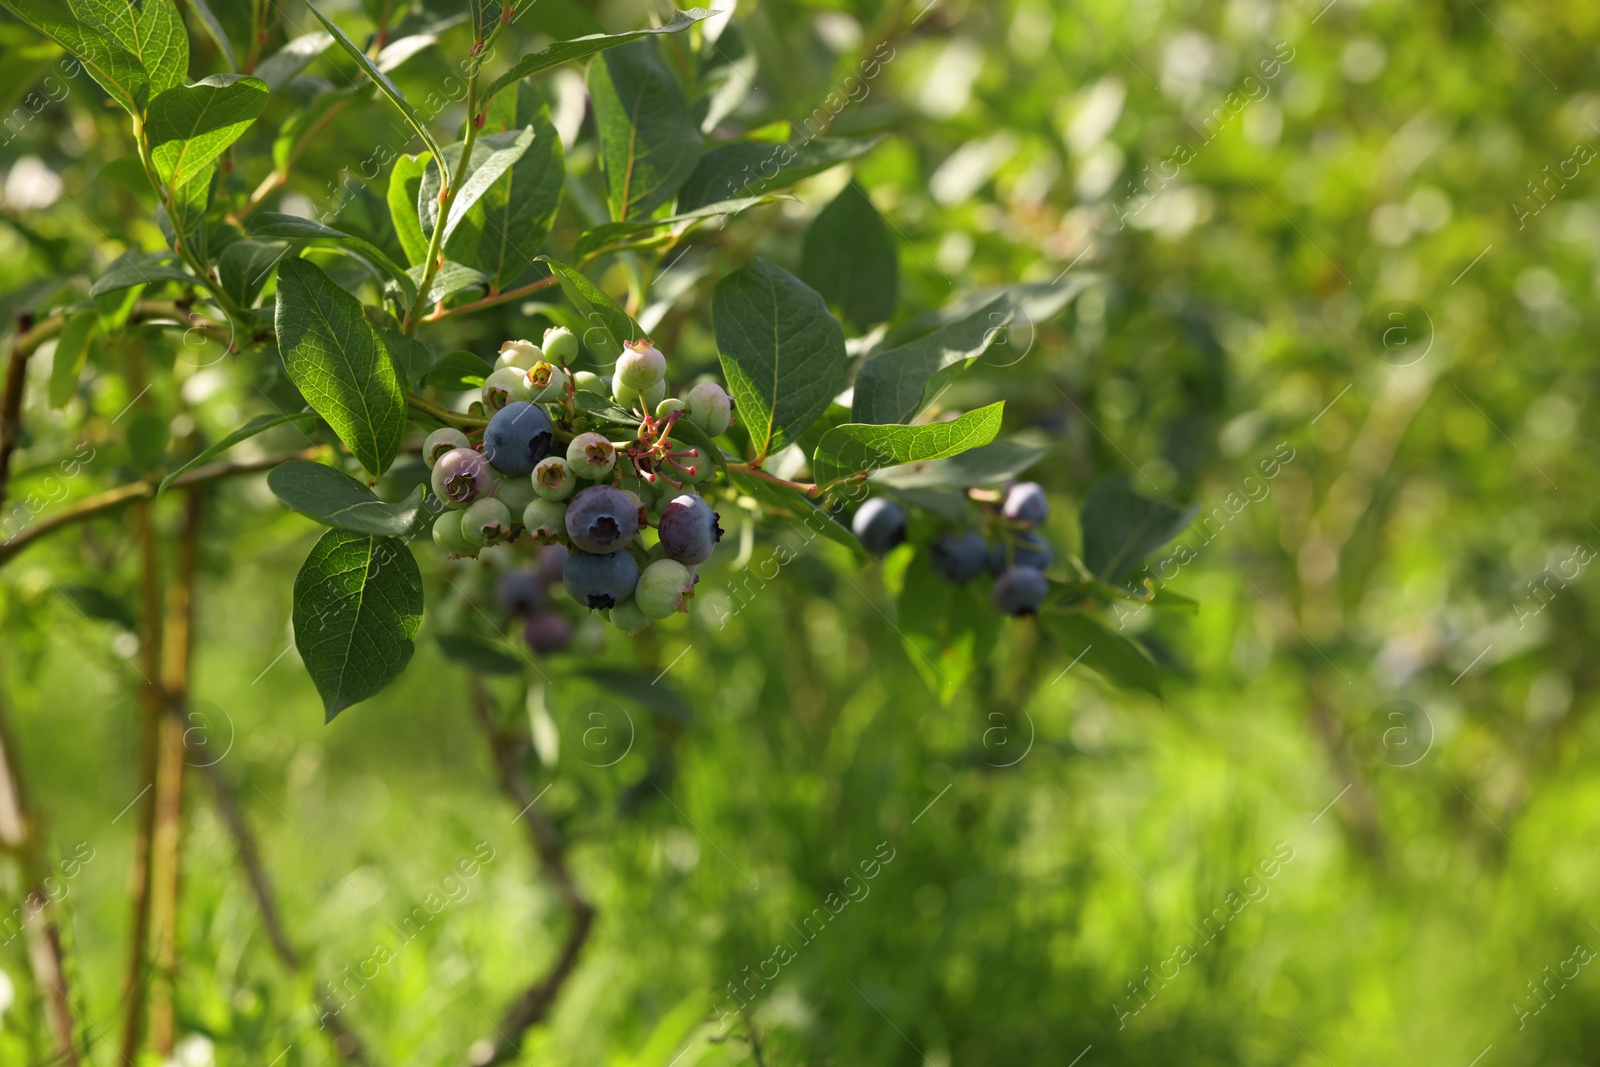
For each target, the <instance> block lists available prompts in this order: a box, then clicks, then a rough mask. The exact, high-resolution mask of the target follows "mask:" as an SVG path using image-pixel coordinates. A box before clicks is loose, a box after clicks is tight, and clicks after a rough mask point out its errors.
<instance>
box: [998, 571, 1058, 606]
mask: <svg viewBox="0 0 1600 1067" xmlns="http://www.w3.org/2000/svg"><path fill="white" fill-rule="evenodd" d="M1049 595H1050V580H1049V579H1048V578H1046V577H1045V576H1044V574H1043V573H1042V572H1040V571H1036V570H1034V569H1033V568H1032V567H1012V568H1011V569H1010V570H1008V571H1006V572H1005V573H1004V574H1002V575H1001V576H1000V577H998V578H996V579H995V580H994V588H993V589H991V590H990V591H989V598H990V600H992V601H993V602H994V606H995V610H996V611H1003V612H1005V613H1006V614H1007V615H1032V614H1033V613H1034V612H1036V611H1038V610H1039V605H1041V604H1043V603H1044V598H1045V597H1047V596H1049Z"/></svg>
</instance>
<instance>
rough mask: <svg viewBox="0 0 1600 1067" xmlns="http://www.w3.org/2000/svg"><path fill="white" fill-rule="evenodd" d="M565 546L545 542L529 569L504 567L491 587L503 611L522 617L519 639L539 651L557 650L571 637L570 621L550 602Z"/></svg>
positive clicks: (565, 556) (558, 575)
mask: <svg viewBox="0 0 1600 1067" xmlns="http://www.w3.org/2000/svg"><path fill="white" fill-rule="evenodd" d="M566 563H567V549H566V548H565V547H564V546H562V545H548V546H546V547H545V548H543V549H541V550H540V552H539V557H538V562H537V563H536V564H535V566H534V568H533V570H531V571H523V570H515V571H507V572H506V573H505V574H503V575H501V576H500V583H499V585H497V586H496V587H495V600H496V601H497V602H498V603H499V605H500V610H501V611H503V612H504V613H505V614H507V615H510V616H512V617H514V618H520V619H521V620H522V639H523V640H524V641H526V642H527V643H528V647H529V648H531V649H532V650H533V651H535V652H538V653H540V654H541V655H548V654H549V653H551V652H560V651H561V650H562V649H564V648H566V647H567V645H568V644H569V643H570V642H571V641H572V623H570V622H568V621H567V617H566V616H565V615H563V614H561V613H560V612H559V611H556V610H555V609H554V608H553V607H552V606H551V604H550V588H551V587H552V586H554V585H556V584H557V583H559V582H560V581H561V573H562V571H563V569H564V568H565V567H566Z"/></svg>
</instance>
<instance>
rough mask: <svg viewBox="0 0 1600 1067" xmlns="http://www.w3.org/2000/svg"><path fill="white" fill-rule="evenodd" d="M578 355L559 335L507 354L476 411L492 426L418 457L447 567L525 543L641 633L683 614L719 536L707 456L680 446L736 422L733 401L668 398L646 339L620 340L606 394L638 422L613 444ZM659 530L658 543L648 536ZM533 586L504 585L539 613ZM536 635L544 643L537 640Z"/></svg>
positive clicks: (573, 342) (448, 437)
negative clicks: (428, 473)
mask: <svg viewBox="0 0 1600 1067" xmlns="http://www.w3.org/2000/svg"><path fill="white" fill-rule="evenodd" d="M577 352H578V341H577V338H576V337H574V336H573V335H572V333H571V331H569V330H567V329H565V328H564V327H555V328H552V329H549V330H546V331H545V334H544V341H543V344H541V345H536V344H534V343H533V342H531V341H507V342H506V343H505V344H504V345H502V346H501V348H500V356H499V359H498V361H497V364H496V367H495V369H494V371H493V372H492V373H490V374H489V376H488V377H487V378H485V379H484V383H483V397H482V401H481V405H480V404H474V405H473V408H474V411H475V412H476V411H477V410H478V409H479V408H480V407H481V411H482V413H483V414H486V415H488V416H489V419H488V425H487V426H485V427H484V428H483V429H482V431H481V432H480V433H478V434H476V435H469V434H467V433H464V432H462V431H461V430H457V429H454V428H448V427H447V428H445V429H441V430H436V431H434V432H433V433H432V434H430V435H429V436H428V438H427V440H426V441H425V442H424V444H423V457H424V459H425V460H426V461H427V463H428V465H429V467H430V468H431V469H432V477H431V482H432V488H433V493H434V495H435V496H437V497H438V498H439V500H440V502H441V503H443V504H444V505H445V507H446V510H445V511H444V512H443V513H442V514H441V515H440V516H439V518H438V519H437V520H436V521H435V523H434V527H433V539H434V542H435V543H436V544H437V545H438V546H439V547H440V548H442V549H444V550H445V551H446V552H448V553H450V554H451V557H452V558H457V557H461V556H476V555H477V553H478V550H479V549H482V548H485V547H488V546H490V545H496V544H500V543H502V542H506V541H513V540H516V539H517V538H518V537H520V536H521V535H522V534H524V533H526V534H527V535H528V536H529V537H530V538H531V539H533V540H535V541H537V542H539V543H541V544H545V545H560V546H563V547H564V548H569V549H570V551H566V552H565V553H564V556H563V559H562V561H561V564H560V574H561V582H562V585H563V586H564V587H565V588H566V591H567V593H568V594H569V595H570V596H571V597H572V599H573V600H575V601H576V602H577V603H579V604H581V605H583V606H585V607H588V608H591V609H595V610H599V611H602V612H605V613H606V614H607V617H608V618H609V619H610V621H611V622H612V623H614V624H615V625H616V626H618V627H620V628H621V629H624V630H627V631H628V632H630V633H638V632H640V631H641V630H644V629H645V628H646V627H648V626H649V625H650V624H651V623H653V622H654V621H655V620H657V619H664V618H666V617H667V616H669V615H671V614H673V613H674V612H679V611H687V610H688V606H687V602H688V600H689V598H690V597H692V596H693V595H694V586H695V583H696V582H697V581H698V580H699V579H698V576H697V575H696V573H695V568H696V567H697V566H698V565H699V564H701V563H704V562H705V561H706V560H708V559H710V558H711V553H712V550H713V549H714V548H715V547H716V543H717V541H718V540H720V539H721V537H722V528H721V527H720V526H719V525H718V524H717V518H718V516H717V513H716V512H715V511H713V510H712V509H711V505H710V504H708V503H706V501H705V499H704V498H703V497H702V496H700V494H699V493H698V491H697V487H699V486H701V485H703V484H705V483H707V482H708V481H710V480H711V479H712V478H713V477H714V476H715V475H716V473H717V468H716V465H715V463H714V462H713V459H712V457H711V456H708V455H705V454H704V449H703V447H702V446H698V445H694V444H689V443H687V442H685V441H683V440H680V439H679V437H681V436H682V435H684V434H687V433H688V431H687V430H682V431H679V430H678V427H680V426H684V425H690V424H692V425H693V426H694V427H695V428H696V430H697V431H698V432H697V433H694V434H692V435H690V436H693V437H694V438H696V439H699V440H702V441H704V440H705V439H707V438H711V437H715V436H717V435H718V434H720V433H722V432H723V431H724V430H726V429H727V428H728V426H729V424H730V423H731V421H732V417H733V414H732V406H733V405H732V400H731V399H730V398H729V396H728V394H727V393H726V392H725V391H724V390H723V388H722V387H721V386H720V385H718V384H716V383H715V382H701V383H699V384H698V385H695V386H694V387H693V388H692V389H690V390H689V391H688V392H687V394H685V396H684V398H683V399H679V398H677V397H669V396H668V395H667V383H666V372H667V361H666V357H665V356H664V355H663V354H662V353H661V352H660V351H659V350H657V349H656V347H655V345H653V344H652V343H651V342H650V341H648V340H637V341H626V342H624V344H623V351H622V352H621V353H620V354H619V355H618V358H617V363H616V370H615V372H614V373H613V375H612V378H611V382H610V390H609V392H610V395H611V398H612V399H613V400H614V401H615V403H616V405H617V406H619V407H621V408H622V409H623V410H625V411H628V412H630V413H631V414H632V416H633V417H634V418H636V419H637V420H638V423H637V428H636V429H635V430H634V432H633V433H631V434H629V435H627V436H626V439H624V440H612V439H611V437H610V436H608V435H607V434H606V433H603V432H601V430H602V429H610V430H612V432H613V433H614V432H615V427H616V426H617V423H616V422H615V421H614V418H613V419H610V420H609V421H608V420H602V419H601V418H599V417H598V416H596V415H594V414H592V412H593V411H594V408H595V405H594V404H593V403H584V402H581V401H580V398H579V394H580V393H590V394H596V396H595V397H593V398H591V400H593V399H599V400H600V401H603V400H604V398H605V395H606V392H607V388H606V382H605V380H604V379H602V378H601V377H599V376H598V375H596V374H592V373H590V372H588V371H582V370H580V371H571V370H569V369H568V368H569V365H570V362H571V360H572V359H573V357H575V356H576V355H577ZM586 424H588V425H591V426H593V427H595V428H591V429H584V428H583V427H584V426H585V425H586ZM675 431H676V432H677V434H678V436H675ZM474 436H477V437H478V439H477V440H476V441H475V440H474V439H473V438H474ZM652 525H653V526H654V527H655V531H656V533H655V537H654V539H653V540H652V539H651V538H650V537H649V536H648V535H647V533H646V531H647V530H649V529H650V527H651V526H652ZM548 555H549V554H548V553H546V556H548ZM544 558H545V557H543V556H542V557H541V560H543V559H544ZM543 566H544V564H543V563H542V562H541V567H543ZM540 573H542V572H540ZM533 579H534V576H527V577H526V580H524V579H523V578H514V577H513V578H508V579H507V581H514V582H515V583H520V584H521V586H523V587H524V588H523V589H522V592H521V593H520V594H519V595H520V597H521V599H518V600H516V602H517V603H523V602H530V603H531V602H535V601H537V602H539V603H542V602H543V597H544V595H545V592H546V586H540V587H539V589H538V596H537V597H533V596H532V591H533V589H534V585H533V584H530V583H531V582H533ZM547 584H548V583H547ZM507 595H508V596H509V595H510V594H509V593H508V594H507ZM529 610H530V611H533V610H534V609H531V608H530V609H529ZM543 618H544V616H542V615H539V614H537V613H535V614H530V615H528V620H529V621H528V626H529V627H530V629H529V639H528V643H529V644H530V645H533V646H534V647H535V648H538V647H539V646H538V645H537V644H535V636H534V629H533V628H534V627H535V626H536V624H537V626H538V627H543V628H548V629H549V630H550V635H549V636H550V639H552V640H553V634H554V624H553V623H549V622H545V621H538V620H540V619H543ZM564 622H565V620H563V623H564ZM568 632H570V631H568ZM540 635H541V638H540V639H541V640H544V639H545V636H544V635H545V631H544V630H543V629H541V630H540ZM562 643H563V644H564V639H563V642H562Z"/></svg>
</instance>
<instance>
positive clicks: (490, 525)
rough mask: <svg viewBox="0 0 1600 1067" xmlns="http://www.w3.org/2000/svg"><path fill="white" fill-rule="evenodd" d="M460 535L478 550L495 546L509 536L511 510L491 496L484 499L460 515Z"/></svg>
mask: <svg viewBox="0 0 1600 1067" xmlns="http://www.w3.org/2000/svg"><path fill="white" fill-rule="evenodd" d="M461 535H462V536H463V537H465V538H466V539H467V543H468V544H469V545H475V546H477V547H479V548H482V547H484V546H485V545H497V544H499V543H500V542H501V541H504V540H505V539H506V538H508V537H510V536H511V510H510V509H509V508H507V507H506V506H505V505H504V504H503V503H501V502H500V501H498V500H496V499H495V498H494V497H492V496H490V497H484V498H483V499H482V500H478V501H476V502H474V503H473V505H472V506H471V507H469V508H468V509H467V510H466V511H465V512H464V513H463V514H462V516H461Z"/></svg>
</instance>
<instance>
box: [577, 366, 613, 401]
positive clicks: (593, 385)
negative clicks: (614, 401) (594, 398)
mask: <svg viewBox="0 0 1600 1067" xmlns="http://www.w3.org/2000/svg"><path fill="white" fill-rule="evenodd" d="M572 384H573V385H575V386H577V387H578V392H580V393H599V394H600V395H601V396H605V395H606V380H605V379H604V378H602V377H600V375H598V374H596V373H595V372H594V371H592V370H581V371H579V372H578V373H576V374H574V375H573V376H572Z"/></svg>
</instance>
